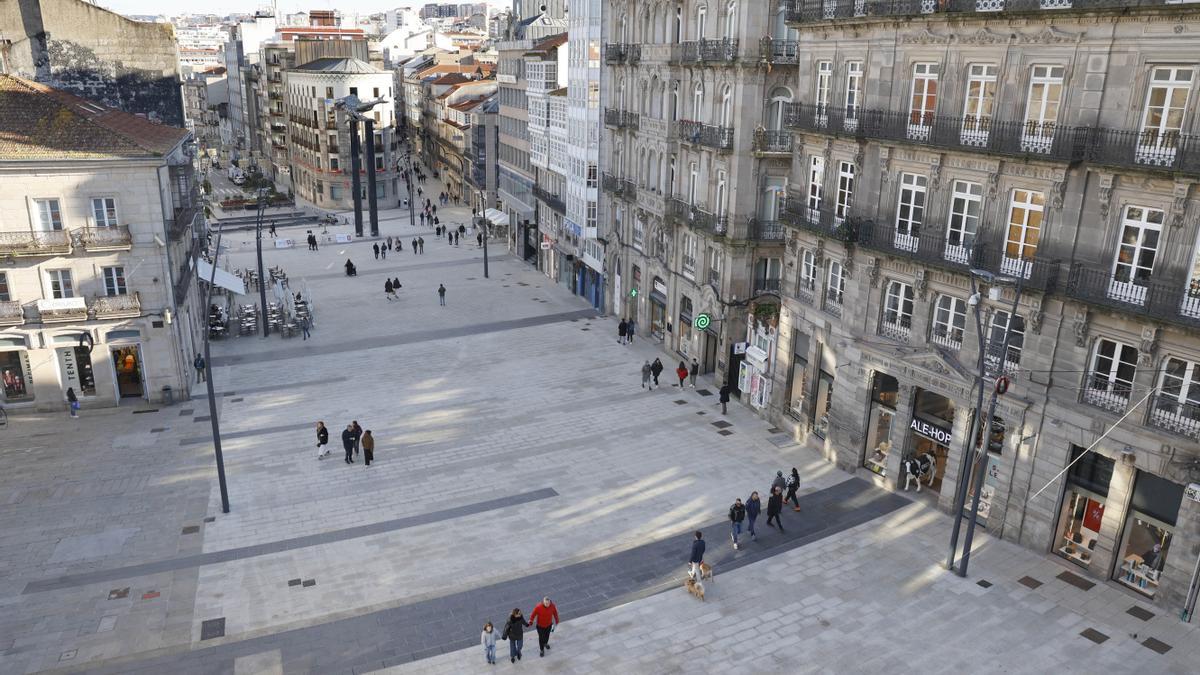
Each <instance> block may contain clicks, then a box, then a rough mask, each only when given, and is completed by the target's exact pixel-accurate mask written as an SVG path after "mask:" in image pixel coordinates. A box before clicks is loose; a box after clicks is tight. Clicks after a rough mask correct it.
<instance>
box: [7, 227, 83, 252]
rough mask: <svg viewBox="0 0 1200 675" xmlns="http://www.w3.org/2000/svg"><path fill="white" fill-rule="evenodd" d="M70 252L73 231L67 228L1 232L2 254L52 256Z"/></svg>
mask: <svg viewBox="0 0 1200 675" xmlns="http://www.w3.org/2000/svg"><path fill="white" fill-rule="evenodd" d="M70 252H71V233H70V232H67V231H66V230H54V231H52V232H31V231H25V232H0V256H5V255H12V256H50V255H66V254H69V253H70Z"/></svg>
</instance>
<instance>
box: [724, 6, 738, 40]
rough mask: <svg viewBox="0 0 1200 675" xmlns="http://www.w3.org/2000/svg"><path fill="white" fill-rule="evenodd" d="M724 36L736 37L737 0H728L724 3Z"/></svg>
mask: <svg viewBox="0 0 1200 675" xmlns="http://www.w3.org/2000/svg"><path fill="white" fill-rule="evenodd" d="M725 37H726V38H728V39H730V40H732V39H733V38H735V37H737V0H729V4H727V5H725Z"/></svg>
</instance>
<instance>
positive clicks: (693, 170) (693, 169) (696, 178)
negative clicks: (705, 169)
mask: <svg viewBox="0 0 1200 675" xmlns="http://www.w3.org/2000/svg"><path fill="white" fill-rule="evenodd" d="M699 182H700V167H699V166H698V165H697V164H696V163H695V162H691V163H690V164H688V206H695V205H696V189H697V187H698V186H699Z"/></svg>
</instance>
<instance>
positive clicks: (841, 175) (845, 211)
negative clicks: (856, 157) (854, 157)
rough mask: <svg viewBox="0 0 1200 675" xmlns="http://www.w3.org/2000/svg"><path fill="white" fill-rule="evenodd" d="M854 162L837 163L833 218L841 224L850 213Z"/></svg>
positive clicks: (852, 199)
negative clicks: (835, 199) (835, 200)
mask: <svg viewBox="0 0 1200 675" xmlns="http://www.w3.org/2000/svg"><path fill="white" fill-rule="evenodd" d="M854 178H855V173H854V163H853V162H841V163H839V164H838V185H837V202H836V203H835V204H834V207H833V219H834V221H835V222H836V223H837V224H838V225H841V224H842V221H843V220H845V219H846V217H847V216H848V215H849V214H850V203H851V202H852V201H854Z"/></svg>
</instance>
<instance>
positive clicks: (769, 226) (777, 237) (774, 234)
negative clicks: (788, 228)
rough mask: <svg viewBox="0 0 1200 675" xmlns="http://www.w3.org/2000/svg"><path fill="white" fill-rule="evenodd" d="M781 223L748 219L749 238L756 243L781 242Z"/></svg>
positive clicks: (782, 232) (782, 231)
mask: <svg viewBox="0 0 1200 675" xmlns="http://www.w3.org/2000/svg"><path fill="white" fill-rule="evenodd" d="M783 234H784V230H783V223H781V222H779V221H778V220H759V219H758V218H751V219H750V238H751V239H754V240H757V241H783Z"/></svg>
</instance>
